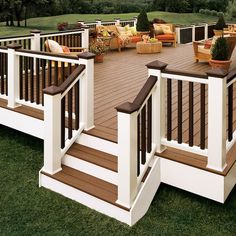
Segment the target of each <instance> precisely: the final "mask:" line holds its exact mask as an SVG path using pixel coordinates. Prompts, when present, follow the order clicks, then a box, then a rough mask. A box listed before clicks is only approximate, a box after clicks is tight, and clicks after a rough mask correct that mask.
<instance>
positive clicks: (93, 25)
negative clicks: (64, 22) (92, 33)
mask: <svg viewBox="0 0 236 236" xmlns="http://www.w3.org/2000/svg"><path fill="white" fill-rule="evenodd" d="M78 23H80V24H82V25H85V26H88V27H89V28H93V29H95V28H96V26H101V25H122V26H125V25H127V24H129V25H130V26H135V27H136V24H137V17H134V18H133V19H130V20H121V19H120V18H115V19H114V20H113V21H102V20H100V19H97V20H96V21H95V22H88V23H86V22H84V21H78Z"/></svg>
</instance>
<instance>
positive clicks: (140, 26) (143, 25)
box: [136, 10, 149, 32]
mask: <svg viewBox="0 0 236 236" xmlns="http://www.w3.org/2000/svg"><path fill="white" fill-rule="evenodd" d="M136 28H137V31H140V32H143V31H149V21H148V17H147V13H146V11H145V10H141V12H140V14H139V15H138V21H137V26H136Z"/></svg>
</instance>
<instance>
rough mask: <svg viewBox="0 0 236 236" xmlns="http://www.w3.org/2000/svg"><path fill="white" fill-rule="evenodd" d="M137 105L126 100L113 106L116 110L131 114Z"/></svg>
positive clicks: (137, 107) (136, 108)
mask: <svg viewBox="0 0 236 236" xmlns="http://www.w3.org/2000/svg"><path fill="white" fill-rule="evenodd" d="M139 107H140V106H139V105H138V104H135V103H130V102H126V103H123V104H121V105H120V106H117V107H115V109H116V110H117V111H118V112H122V113H126V114H132V113H133V112H135V111H137V110H138V109H139Z"/></svg>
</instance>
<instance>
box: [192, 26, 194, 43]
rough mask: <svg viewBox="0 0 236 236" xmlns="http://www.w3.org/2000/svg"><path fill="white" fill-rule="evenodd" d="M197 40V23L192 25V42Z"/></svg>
mask: <svg viewBox="0 0 236 236" xmlns="http://www.w3.org/2000/svg"><path fill="white" fill-rule="evenodd" d="M193 41H195V25H192V42H193Z"/></svg>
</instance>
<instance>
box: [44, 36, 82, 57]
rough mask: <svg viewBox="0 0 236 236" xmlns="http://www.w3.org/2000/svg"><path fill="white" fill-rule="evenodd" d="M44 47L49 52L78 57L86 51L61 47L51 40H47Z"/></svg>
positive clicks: (78, 48) (80, 48)
mask: <svg viewBox="0 0 236 236" xmlns="http://www.w3.org/2000/svg"><path fill="white" fill-rule="evenodd" d="M44 45H45V48H46V51H47V52H51V53H56V54H64V55H68V56H77V54H78V53H82V52H84V51H85V48H82V47H67V46H64V45H59V43H58V42H56V41H54V40H51V39H47V40H46V41H45V43H44Z"/></svg>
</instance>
